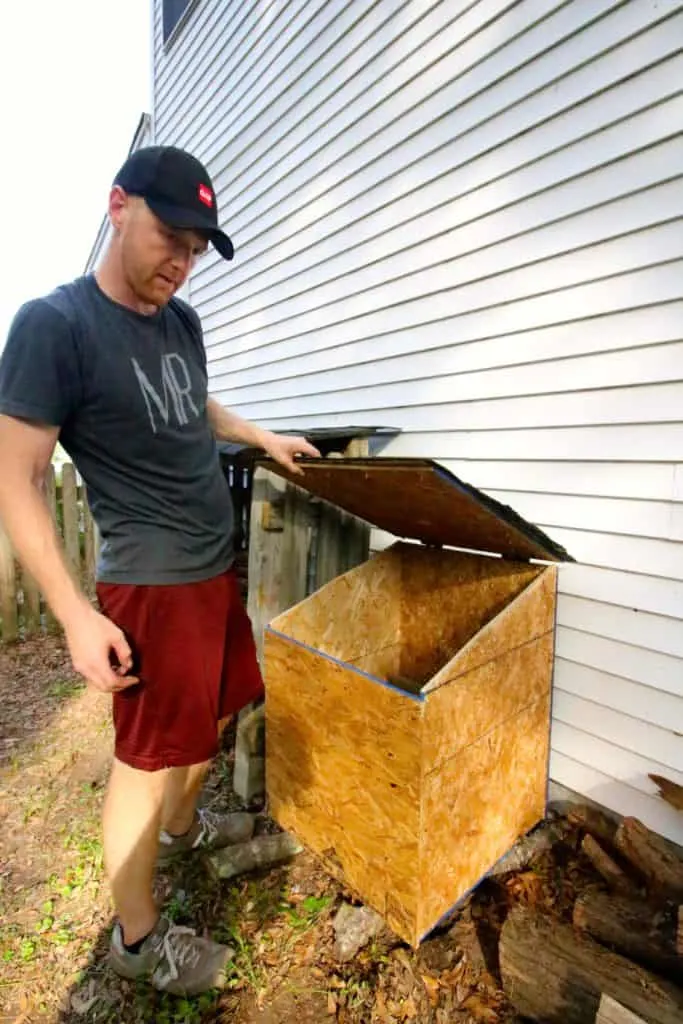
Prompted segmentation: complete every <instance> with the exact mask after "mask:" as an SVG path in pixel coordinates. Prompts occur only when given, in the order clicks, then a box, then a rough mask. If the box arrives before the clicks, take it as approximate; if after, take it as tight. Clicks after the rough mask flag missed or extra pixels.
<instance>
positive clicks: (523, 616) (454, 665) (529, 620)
mask: <svg viewBox="0 0 683 1024" xmlns="http://www.w3.org/2000/svg"><path fill="white" fill-rule="evenodd" d="M539 573H540V575H539ZM535 575H536V577H537V578H536V579H534V580H533V582H531V583H530V584H528V586H527V587H526V589H525V590H523V591H522V593H520V594H519V595H518V596H517V597H514V598H513V599H512V600H511V602H510V603H509V604H508V605H507V606H506V607H505V608H504V609H503V610H502V611H501V612H499V613H498V615H497V616H496V617H495V618H494V619H492V620H491V621H490V622H487V623H486V625H485V626H484V627H483V629H481V630H480V631H479V632H478V633H477V634H476V635H474V636H473V637H472V638H471V640H469V642H468V643H467V644H466V645H465V646H464V647H463V648H462V650H461V651H460V652H459V653H458V654H457V655H456V656H455V658H453V659H452V660H451V661H450V662H449V663H448V664H446V665H444V666H443V668H441V670H440V671H439V672H437V674H436V675H435V676H434V677H433V678H432V679H431V680H430V681H429V682H428V683H427V684H426V685H425V686H424V687H423V693H430V692H432V691H433V690H436V689H437V687H440V686H443V685H445V684H446V683H449V682H450V681H451V680H452V679H456V678H457V677H458V676H460V675H463V674H464V673H466V672H471V671H472V669H475V668H477V667H478V666H479V665H484V664H485V663H486V662H488V661H492V660H493V659H494V658H498V657H500V656H501V654H504V653H505V651H508V650H510V649H511V648H514V647H519V646H520V645H521V644H523V643H526V642H527V641H528V640H531V639H533V638H534V637H538V636H543V634H544V633H547V632H549V631H550V630H551V629H554V626H555V602H556V592H557V569H556V568H555V566H549V567H548V568H546V569H540V570H539V569H537V570H536V573H535Z"/></svg>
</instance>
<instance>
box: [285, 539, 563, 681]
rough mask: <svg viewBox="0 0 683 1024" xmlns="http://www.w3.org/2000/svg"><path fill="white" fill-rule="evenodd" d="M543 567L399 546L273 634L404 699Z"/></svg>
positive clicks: (301, 607)
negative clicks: (385, 685)
mask: <svg viewBox="0 0 683 1024" xmlns="http://www.w3.org/2000/svg"><path fill="white" fill-rule="evenodd" d="M542 571H543V567H541V566H537V565H529V564H528V563H524V562H512V561H507V560H505V559H502V558H492V557H487V556H485V555H477V554H470V553H466V552H461V551H453V550H448V549H443V548H427V547H424V546H422V545H415V544H405V543H401V542H399V543H397V544H394V545H393V546H392V547H390V548H389V549H387V550H386V551H383V552H381V553H380V554H378V555H375V556H374V557H373V558H371V559H370V560H369V561H368V562H366V563H364V564H363V565H362V566H359V567H358V568H357V569H353V570H352V571H351V572H348V573H345V574H344V575H343V576H339V577H337V578H336V579H334V580H332V581H331V582H330V583H328V584H326V585H325V586H324V587H322V588H321V589H320V590H318V591H317V592H316V593H315V594H312V595H311V596H310V597H308V598H306V600H304V601H302V602H301V603H300V604H298V605H295V606H294V607H293V608H291V609H290V610H289V611H287V612H285V613H284V614H283V615H280V616H278V617H277V619H275V620H274V621H273V623H272V625H273V628H274V629H276V630H277V631H278V632H282V633H284V634H286V635H288V636H290V637H291V638H292V639H294V640H296V641H298V642H299V643H302V644H306V646H308V647H312V648H314V649H316V650H318V651H321V652H322V653H323V654H327V655H329V656H330V657H333V658H337V659H339V660H340V661H343V662H346V663H347V664H350V665H352V666H353V667H355V668H357V669H359V670H361V671H362V672H365V673H368V674H369V675H371V676H374V677H376V678H378V679H381V680H384V681H386V682H388V683H391V684H392V685H394V686H396V687H398V688H399V689H401V690H404V691H406V692H409V693H419V692H420V690H421V689H422V688H423V686H425V685H426V684H427V683H428V682H429V680H430V679H431V678H432V677H433V676H434V675H435V674H436V673H437V672H438V671H439V670H440V669H441V668H442V667H443V666H444V665H445V664H446V663H447V662H448V661H449V660H450V659H451V658H453V657H454V656H455V655H456V654H457V653H458V651H459V650H460V649H461V648H462V647H463V646H464V645H465V644H466V643H467V642H468V641H469V640H470V639H471V638H472V637H473V636H475V635H476V634H477V633H478V632H479V630H480V629H482V627H483V626H485V625H486V623H487V622H490V620H491V619H493V618H495V616H496V615H498V614H499V612H501V611H502V610H503V608H505V607H506V605H508V604H509V603H510V601H512V600H513V599H514V598H515V597H517V595H518V594H520V593H521V592H522V591H523V590H524V589H525V588H526V587H527V586H528V585H529V584H530V583H531V582H532V580H534V579H535V578H536V577H537V576H538V575H539V574H540V573H541V572H542Z"/></svg>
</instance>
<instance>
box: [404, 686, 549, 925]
mask: <svg viewBox="0 0 683 1024" xmlns="http://www.w3.org/2000/svg"><path fill="white" fill-rule="evenodd" d="M549 717H550V694H546V695H545V696H543V697H542V698H541V699H540V700H537V701H536V702H535V703H534V704H533V705H531V706H530V707H528V708H525V709H524V710H523V711H521V712H520V713H519V714H518V715H516V716H515V717H514V718H513V719H508V720H507V721H505V722H503V723H502V724H500V725H499V726H497V728H495V729H494V730H493V731H491V732H490V733H488V734H487V735H485V736H482V737H481V738H480V739H479V740H478V741H477V742H475V743H472V744H471V745H470V746H469V747H466V748H465V749H464V750H461V751H460V752H459V753H458V754H457V755H456V756H454V757H452V758H451V759H450V760H448V761H447V762H446V763H445V764H444V765H442V766H441V767H440V768H439V769H438V770H437V771H435V772H432V773H431V774H429V775H426V776H425V777H424V778H423V782H422V813H421V822H420V863H419V876H420V915H419V919H418V932H419V934H420V935H423V934H424V933H425V932H427V931H428V930H429V929H430V928H431V927H433V925H434V924H435V923H436V922H437V921H438V920H439V918H440V917H441V916H442V915H443V914H444V913H445V912H446V911H447V910H449V909H450V908H451V907H452V906H453V905H454V904H455V903H456V902H457V901H458V900H459V899H460V898H461V897H462V896H464V895H465V893H467V892H468V891H469V889H470V888H471V887H472V886H473V885H476V883H477V882H478V881H479V880H480V879H481V877H482V876H483V875H485V874H486V872H487V871H488V870H489V869H490V868H491V867H492V866H493V865H494V864H495V862H496V861H497V860H498V859H499V858H500V857H502V856H503V854H504V853H506V851H507V850H509V848H510V847H511V846H512V845H513V843H514V842H515V840H516V839H517V838H518V837H519V836H521V835H523V834H524V833H525V832H528V831H529V829H531V828H532V827H533V826H534V825H535V824H536V823H537V822H538V821H540V819H541V818H542V817H543V815H544V813H545V801H546V771H547V761H548V743H549V728H548V723H549Z"/></svg>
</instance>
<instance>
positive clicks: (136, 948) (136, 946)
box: [123, 928, 154, 953]
mask: <svg viewBox="0 0 683 1024" xmlns="http://www.w3.org/2000/svg"><path fill="white" fill-rule="evenodd" d="M152 931H154V929H153V928H152ZM151 934H152V932H147V934H146V935H143V936H142V938H141V939H138V941H137V942H131V943H130V945H129V944H128V943H127V942H124V944H123V948H124V949H125V951H126V953H139V952H140V950H141V949H142V944H143V942H144V941H145V940H146V939H148V938H149V937H150V935H151Z"/></svg>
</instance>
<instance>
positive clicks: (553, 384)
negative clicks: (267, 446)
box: [153, 0, 683, 842]
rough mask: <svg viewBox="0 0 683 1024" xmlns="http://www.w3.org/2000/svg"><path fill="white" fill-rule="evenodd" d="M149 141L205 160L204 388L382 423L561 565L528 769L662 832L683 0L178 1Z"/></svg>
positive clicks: (677, 508) (330, 419)
mask: <svg viewBox="0 0 683 1024" xmlns="http://www.w3.org/2000/svg"><path fill="white" fill-rule="evenodd" d="M155 3H156V7H155V81H154V112H153V117H154V132H155V138H156V141H158V142H173V143H175V144H179V145H182V146H186V147H188V148H190V149H191V150H192V151H194V152H195V153H196V155H197V156H199V157H200V158H201V159H203V160H204V161H205V162H206V163H207V164H208V166H209V169H210V172H211V174H212V176H213V179H214V182H215V185H216V188H217V191H218V196H219V203H220V209H221V213H222V221H223V223H224V226H225V227H226V228H227V229H228V230H229V232H230V234H231V236H232V237H233V240H234V242H235V248H236V256H235V260H234V262H233V263H232V264H224V263H222V262H221V261H219V260H218V259H217V258H216V257H215V255H214V254H209V255H207V256H206V257H204V258H203V259H202V260H201V262H200V264H199V265H198V266H197V268H196V271H195V272H194V274H193V277H192V280H191V299H192V302H193V304H194V305H195V307H196V309H197V311H198V312H199V314H200V316H201V317H202V320H203V324H204V329H205V333H206V344H207V349H208V356H209V361H210V373H211V386H212V390H213V393H214V394H215V396H216V397H218V398H219V399H221V400H222V401H223V402H225V403H226V404H228V405H229V406H230V407H232V408H233V409H235V410H236V411H237V412H239V413H240V414H242V415H244V416H247V417H250V418H253V419H256V420H258V421H259V422H260V423H262V424H265V425H268V426H270V427H273V428H277V427H280V426H284V425H286V426H287V427H298V428H301V429H302V430H303V429H305V428H306V427H313V426H334V425H336V424H340V425H342V424H343V425H346V424H349V423H354V424H360V423H362V424H381V425H386V426H393V427H397V428H400V429H401V431H402V434H401V435H400V437H399V438H398V439H396V440H395V441H394V442H392V444H391V445H390V446H389V447H388V448H387V449H386V454H392V455H420V456H427V457H431V458H435V459H438V460H439V461H441V462H443V463H444V464H445V465H446V466H448V467H449V468H450V469H452V470H453V471H454V472H455V473H457V474H458V475H459V476H461V477H463V478H464V479H465V480H467V481H469V482H471V483H473V484H475V485H476V486H478V487H481V488H483V489H484V490H486V491H488V492H489V493H491V494H492V495H493V496H494V497H496V498H498V499H500V500H502V501H504V502H506V503H508V504H511V505H513V506H514V508H515V509H516V510H517V511H518V512H520V513H521V514H522V515H523V516H525V517H526V518H528V519H530V520H532V521H533V522H536V523H538V524H539V525H540V526H542V528H543V529H545V530H547V531H548V532H549V533H550V534H551V536H552V537H553V538H555V539H556V540H558V541H560V542H561V543H562V544H564V545H565V546H566V547H567V548H568V550H569V551H570V552H571V553H572V554H573V555H574V557H575V558H576V559H577V560H578V563H579V564H577V565H571V566H566V567H564V568H563V569H562V571H561V573H560V600H559V608H558V630H557V664H556V672H555V698H554V721H553V738H552V747H553V752H552V759H551V773H552V776H553V778H554V779H556V780H557V781H558V782H560V783H562V784H563V785H565V786H567V787H569V788H571V789H574V790H578V791H579V792H582V793H584V794H586V795H588V796H590V797H592V798H593V799H595V800H597V801H599V802H601V803H603V804H606V805H607V806H609V807H611V808H613V809H615V810H617V811H619V812H621V813H630V814H635V815H638V816H640V817H641V818H642V819H643V820H645V821H646V822H647V823H648V824H650V825H651V826H653V827H655V828H657V829H658V830H659V831H661V832H662V833H663V834H665V835H668V836H670V837H671V838H674V839H676V840H677V841H678V842H683V821H682V820H681V815H680V814H679V813H677V812H675V811H674V810H673V809H671V808H669V807H668V806H667V805H665V804H664V803H663V802H662V801H661V800H660V799H659V797H658V796H657V795H656V788H655V786H654V784H653V783H651V781H650V780H649V778H648V773H649V772H657V773H660V774H662V775H665V776H667V777H668V778H670V779H673V780H676V781H678V782H679V783H683V622H682V620H683V461H682V460H683V455H682V453H683V340H682V337H681V335H682V325H683V230H682V228H683V222H682V217H683V174H682V168H683V136H682V135H681V133H680V125H681V122H682V120H683V94H682V90H681V82H682V81H683V52H682V44H683V2H680V0H667V2H657V0H638V2H637V3H634V2H623V0H619V2H617V0H568V2H563V3H560V2H557V0H519V2H516V3H511V2H508V0H475V2H465V0H463V2H462V3H455V2H453V0H442V2H440V3H437V2H433V0H422V2H417V0H407V2H400V0H375V2H371V0H355V2H354V3H352V4H345V3H342V2H341V0H289V2H284V0H283V2H281V3H275V2H273V3H265V2H260V0H258V2H255V0H244V2H241V3H239V4H225V3H221V2H219V0H198V2H197V3H196V5H195V7H194V8H193V10H192V11H191V12H190V15H189V16H188V18H187V21H186V23H185V25H184V26H183V30H182V31H181V32H179V33H178V34H177V36H176V37H175V39H174V40H173V41H172V45H171V46H170V47H168V48H167V50H166V51H164V49H163V46H162V44H161V25H160V13H161V0H155Z"/></svg>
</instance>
